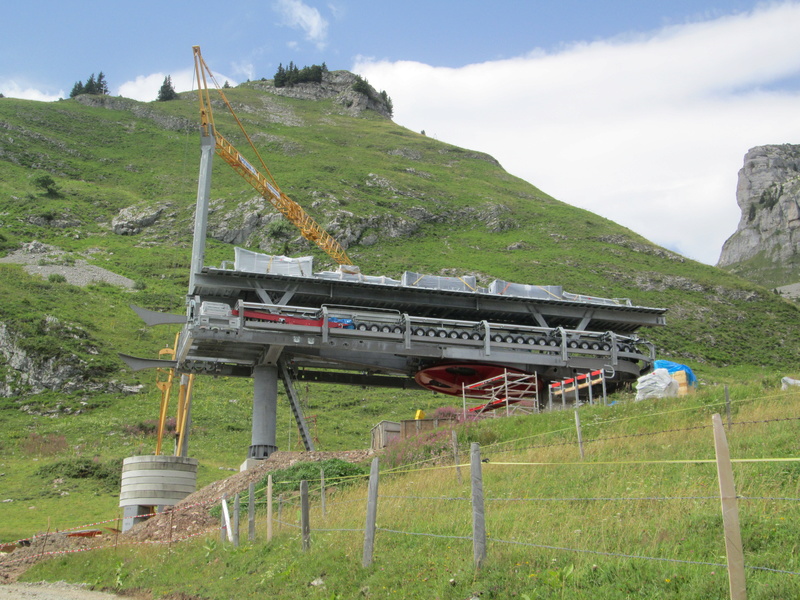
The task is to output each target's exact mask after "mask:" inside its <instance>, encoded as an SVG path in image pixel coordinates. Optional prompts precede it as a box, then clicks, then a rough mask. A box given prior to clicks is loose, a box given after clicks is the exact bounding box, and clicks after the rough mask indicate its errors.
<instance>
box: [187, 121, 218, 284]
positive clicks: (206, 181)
mask: <svg viewBox="0 0 800 600" xmlns="http://www.w3.org/2000/svg"><path fill="white" fill-rule="evenodd" d="M216 142H217V141H216V139H215V138H214V136H213V135H206V136H201V137H200V174H199V177H198V180H197V207H196V208H195V213H194V238H193V240H192V266H191V270H190V271H189V295H192V294H194V293H195V290H194V278H195V275H197V274H199V273H200V271H202V270H203V263H204V262H205V259H206V230H207V228H208V199H209V197H210V196H211V166H212V163H213V159H214V150H215V149H216Z"/></svg>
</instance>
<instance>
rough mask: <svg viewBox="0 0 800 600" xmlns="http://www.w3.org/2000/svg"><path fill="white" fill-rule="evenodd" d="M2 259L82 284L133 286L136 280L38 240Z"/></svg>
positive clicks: (34, 271)
mask: <svg viewBox="0 0 800 600" xmlns="http://www.w3.org/2000/svg"><path fill="white" fill-rule="evenodd" d="M0 263H13V264H18V265H24V267H23V268H24V269H25V271H27V272H28V273H30V274H31V275H39V276H41V277H43V278H44V279H47V278H48V277H50V275H61V276H62V277H64V278H65V279H66V280H67V283H69V284H71V285H77V286H81V287H85V286H87V285H89V284H91V283H110V284H111V285H119V286H122V287H126V288H133V286H134V283H135V282H134V281H133V280H132V279H128V278H127V277H123V276H122V275H117V274H116V273H114V272H112V271H109V270H108V269H104V268H102V267H98V266H95V265H90V264H89V263H88V262H86V260H84V259H82V258H78V259H74V260H72V257H71V255H68V254H67V253H66V252H64V251H63V250H59V249H58V248H56V247H54V246H48V245H47V244H42V243H41V242H35V241H34V242H31V243H29V244H25V245H23V247H22V248H21V249H20V250H17V251H15V252H12V253H11V254H9V255H8V256H4V257H2V258H0Z"/></svg>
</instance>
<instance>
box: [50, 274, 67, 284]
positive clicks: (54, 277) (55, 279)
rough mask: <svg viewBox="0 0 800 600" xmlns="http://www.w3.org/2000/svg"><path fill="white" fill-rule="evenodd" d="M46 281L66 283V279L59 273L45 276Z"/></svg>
mask: <svg viewBox="0 0 800 600" xmlns="http://www.w3.org/2000/svg"><path fill="white" fill-rule="evenodd" d="M47 281H49V282H50V283H66V281H67V278H66V277H64V276H63V275H62V274H61V273H50V275H48V276H47Z"/></svg>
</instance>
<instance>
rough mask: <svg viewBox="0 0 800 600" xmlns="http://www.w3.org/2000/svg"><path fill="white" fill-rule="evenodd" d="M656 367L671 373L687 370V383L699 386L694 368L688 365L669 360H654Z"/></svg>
mask: <svg viewBox="0 0 800 600" xmlns="http://www.w3.org/2000/svg"><path fill="white" fill-rule="evenodd" d="M653 368H654V369H666V370H667V371H668V372H669V373H670V374H672V373H675V372H677V371H686V383H688V384H689V385H694V386H697V377H695V376H694V373H692V370H691V369H690V368H689V367H687V366H686V365H681V364H678V363H674V362H671V361H669V360H657V361H655V362H653Z"/></svg>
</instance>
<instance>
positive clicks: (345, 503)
mask: <svg viewBox="0 0 800 600" xmlns="http://www.w3.org/2000/svg"><path fill="white" fill-rule="evenodd" d="M721 392H722V390H721V389H714V390H706V391H701V392H699V393H697V394H695V395H693V396H690V397H687V398H683V399H680V400H676V399H672V400H651V401H642V402H638V403H637V402H632V401H631V400H630V398H625V397H622V396H617V397H615V398H614V399H615V400H617V404H615V405H613V406H609V407H605V406H595V407H583V408H581V420H582V423H583V437H584V441H585V450H586V459H585V461H583V462H581V461H580V459H579V456H578V452H577V447H576V445H575V443H574V442H575V429H574V420H573V418H572V411H564V412H556V413H549V414H540V415H533V416H524V417H510V418H499V419H490V420H485V421H482V422H480V423H477V424H471V425H470V426H468V427H467V428H465V429H459V430H458V433H459V443H460V445H461V449H462V452H464V453H465V452H466V449H467V447H468V444H469V443H470V441H471V440H474V439H488V438H487V435H486V432H487V431H491V432H492V437H494V438H495V440H496V442H494V443H490V444H485V445H483V446H482V447H481V456H482V457H484V458H487V459H488V462H485V463H483V465H482V470H483V485H484V496H485V498H486V502H485V503H486V514H487V532H488V548H487V560H486V563H485V564H484V566H483V567H482V568H481V569H480V570H476V569H475V568H474V566H473V560H472V544H471V541H470V540H469V539H460V538H463V537H466V538H469V536H471V508H470V502H469V497H470V487H469V486H470V483H469V476H468V473H467V472H465V473H464V474H463V480H462V483H459V481H458V479H457V477H456V474H455V471H454V469H453V468H452V466H446V465H447V464H452V458H451V457H452V454H450V451H449V448H448V445H449V435H447V436H443V439H442V440H441V441H440V445H441V448H442V450H443V457H444V458H443V459H440V460H439V461H436V462H434V463H428V464H426V465H418V466H417V467H416V468H411V469H408V468H404V469H401V470H399V471H397V470H396V471H394V473H392V472H391V471H389V470H387V469H386V468H383V474H382V476H381V480H380V488H379V495H380V498H379V504H378V527H379V530H378V535H377V539H376V550H375V557H374V563H373V565H372V566H370V567H368V568H366V569H364V568H362V567H361V555H362V543H363V538H362V534H360V533H358V532H350V531H320V530H319V529H320V528H322V529H332V530H336V529H363V526H364V510H365V503H366V483H362V484H356V485H355V486H353V485H350V486H348V487H346V488H343V489H339V490H336V489H330V490H329V491H328V494H327V506H328V509H327V513H326V516H325V517H324V518H323V516H322V514H321V512H320V505H319V501H318V498H317V497H316V496H313V495H312V513H311V523H312V545H311V549H310V550H309V551H308V552H302V550H301V542H300V538H299V532H298V530H297V529H296V528H294V527H291V526H287V525H285V524H284V525H280V526H278V525H276V532H275V533H276V537H275V539H274V540H273V542H271V543H267V542H266V541H265V530H264V527H265V524H264V517H263V510H262V512H259V513H258V514H259V516H258V521H259V529H258V538H257V540H256V542H254V543H252V544H251V543H243V545H242V546H241V547H239V548H233V547H231V546H230V545H229V544H227V543H225V544H222V543H220V542H219V536H218V534H217V533H216V532H211V533H209V534H208V536H206V537H205V538H202V537H201V539H196V540H192V541H187V542H182V543H179V544H178V543H175V544H173V545H172V547H171V548H166V547H163V546H162V547H151V546H145V547H142V546H138V547H136V546H134V547H129V546H126V545H125V544H122V543H121V544H120V546H119V548H118V549H117V550H111V549H109V550H97V551H93V552H91V553H87V554H82V555H75V556H61V557H56V558H54V559H53V560H50V561H47V562H44V563H41V564H39V565H37V566H36V567H34V568H32V569H31V570H30V571H29V572H28V573H26V575H25V579H26V580H29V581H36V580H39V579H47V580H57V579H64V580H66V581H75V582H81V581H82V582H89V583H92V584H94V585H95V586H96V587H98V588H109V589H117V590H125V589H128V590H131V589H148V590H152V592H153V595H154V597H156V598H158V597H162V596H163V595H166V594H168V593H176V592H181V593H184V594H187V595H189V596H190V597H197V598H207V599H216V598H228V597H233V596H235V597H237V598H250V597H253V598H255V597H262V596H264V595H278V596H280V597H281V598H308V597H320V598H356V597H360V596H364V597H370V598H384V597H396V596H398V595H402V597H405V598H442V599H445V598H447V599H458V598H468V597H470V596H471V595H472V594H480V597H482V598H486V597H488V598H509V597H519V598H525V597H528V598H548V599H549V598H582V597H586V598H589V597H591V598H600V599H617V598H619V599H622V598H630V597H647V598H698V599H707V598H726V597H728V596H727V585H728V584H727V571H726V569H725V568H724V567H718V566H713V565H703V564H697V563H703V562H705V563H714V564H715V565H716V564H718V563H722V564H724V563H725V562H726V560H725V547H724V536H723V533H722V517H721V514H720V507H719V500H718V494H719V492H718V488H717V482H716V471H715V466H714V464H705V463H686V464H678V463H675V462H671V461H675V460H682V459H685V460H698V459H710V460H713V458H714V445H713V436H712V434H711V427H710V423H711V415H712V414H713V413H718V412H722V414H723V415H724V412H725V411H724V408H725V401H724V395H723V394H722V393H721ZM731 398H732V403H731V406H732V417H733V421H734V423H735V425H734V426H733V428H732V429H731V430H730V431H729V432H728V441H729V445H730V449H731V456H732V457H733V458H734V459H735V458H769V457H775V458H783V457H792V456H796V436H797V432H798V429H797V421H796V417H795V415H796V414H797V406H798V402H800V396H798V394H797V393H796V392H795V393H786V392H778V391H776V390H775V389H770V390H766V391H764V390H761V389H757V388H756V389H753V388H752V387H748V386H742V387H736V388H733V389H732V390H731ZM787 417H788V418H789V420H788V421H787V420H786V418H787ZM408 443H409V444H419V441H410V442H408ZM465 457H466V454H462V461H464V460H466V458H465ZM442 461H443V462H444V463H445V464H444V465H442V466H438V467H437V466H436V465H437V464H441V463H442ZM419 467H423V468H419ZM462 469H468V467H463V468H462ZM734 475H735V479H736V485H737V493H738V494H739V495H740V496H743V497H745V499H742V500H740V502H739V510H740V522H741V528H742V538H743V546H744V551H745V564H746V565H748V566H749V567H753V566H756V567H767V568H772V569H780V570H786V571H793V572H798V571H799V570H800V556H798V553H797V544H796V539H797V535H798V533H800V525H799V524H798V523H800V522H799V521H798V518H799V517H800V512H798V511H799V510H800V509H798V507H797V506H796V504H797V503H796V502H792V501H791V500H781V499H782V498H784V499H785V498H796V497H797V491H798V485H800V468H798V466H797V464H796V463H734ZM326 482H327V484H328V485H331V486H333V485H335V481H332V480H328V479H327V478H326ZM311 489H312V494H313V493H314V490H315V487H314V482H313V481H312V482H311ZM762 498H766V499H762ZM298 513H299V509H298V505H297V504H296V500H290V501H289V504H286V505H284V506H283V510H282V519H283V520H284V521H285V522H286V523H289V524H292V523H294V524H297V523H298ZM389 530H391V531H389ZM394 532H400V533H394ZM410 533H417V534H427V535H422V536H420V535H409V534H410ZM431 536H444V537H431ZM632 556H638V557H644V558H632ZM654 559H665V560H654ZM746 576H747V582H748V597H749V598H764V599H766V598H787V599H788V598H794V597H796V596H797V594H798V593H799V592H800V583H798V581H797V577H796V576H791V575H787V574H781V573H770V572H767V571H763V570H756V569H751V568H748V569H747V571H746ZM317 578H320V579H322V580H323V581H324V583H325V585H324V587H319V588H316V587H315V586H311V585H310V584H311V582H312V581H314V580H316V579H317Z"/></svg>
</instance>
